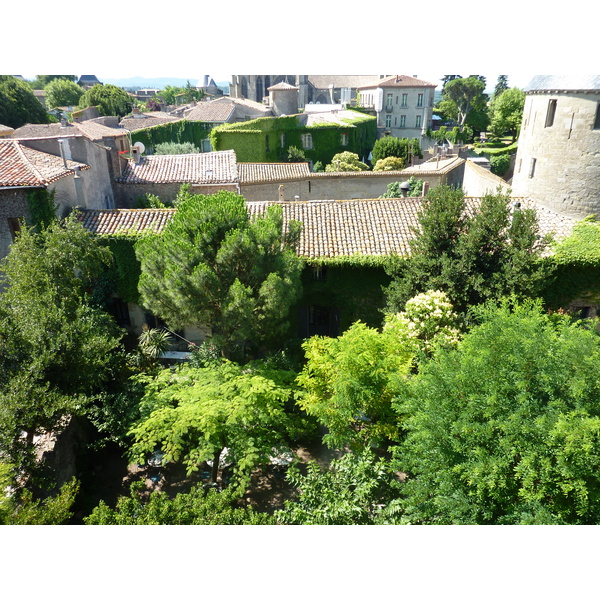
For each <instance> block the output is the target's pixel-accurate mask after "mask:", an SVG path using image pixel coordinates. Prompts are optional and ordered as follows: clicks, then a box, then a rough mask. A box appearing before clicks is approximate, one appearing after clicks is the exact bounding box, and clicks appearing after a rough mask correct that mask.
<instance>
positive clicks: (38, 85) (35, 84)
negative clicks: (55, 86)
mask: <svg viewBox="0 0 600 600" xmlns="http://www.w3.org/2000/svg"><path fill="white" fill-rule="evenodd" d="M57 79H64V80H65V81H72V82H76V81H77V75H36V76H35V79H34V80H33V81H32V82H30V86H31V89H33V90H43V89H44V88H45V87H46V86H47V85H48V84H49V83H50V82H51V81H56V80H57Z"/></svg>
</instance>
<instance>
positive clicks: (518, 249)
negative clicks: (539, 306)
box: [386, 186, 550, 313]
mask: <svg viewBox="0 0 600 600" xmlns="http://www.w3.org/2000/svg"><path fill="white" fill-rule="evenodd" d="M418 221H419V228H418V229H416V230H414V232H415V237H414V238H413V239H411V241H410V248H411V254H410V258H409V259H402V258H399V257H397V258H396V259H394V260H392V261H390V265H389V266H388V268H387V271H388V274H390V275H392V277H393V278H394V279H393V280H392V282H391V284H390V285H389V286H388V288H387V290H386V296H387V302H388V309H389V310H390V311H391V312H398V311H399V310H402V309H403V308H404V304H405V302H406V301H407V300H408V299H409V298H412V297H413V296H415V295H416V294H418V293H421V292H425V291H427V290H440V291H444V292H446V293H447V294H448V297H449V299H450V302H451V303H452V304H453V305H454V307H455V308H456V310H457V311H458V312H461V313H465V312H466V310H467V309H468V307H469V306H471V305H475V304H481V303H483V302H485V301H486V300H488V299H498V298H500V297H502V296H505V295H510V294H515V295H517V296H519V297H521V298H523V297H535V296H537V295H538V294H539V293H540V291H541V289H542V287H543V286H544V285H545V282H546V280H547V278H548V276H549V275H550V265H549V264H548V263H547V262H544V261H542V260H541V257H542V253H543V251H544V248H545V247H546V246H547V244H548V243H549V241H550V240H549V239H548V238H547V237H546V238H543V239H540V238H539V227H538V222H537V216H536V213H535V211H534V210H533V209H523V210H512V207H511V199H510V194H509V193H502V192H500V191H499V192H497V193H495V194H487V195H485V196H484V197H483V198H482V200H481V204H480V206H479V207H478V209H477V210H475V211H474V213H473V214H472V215H469V214H468V212H467V210H466V203H465V198H464V193H463V192H462V190H460V189H457V188H452V187H448V186H438V187H436V188H434V189H433V190H430V191H429V193H428V195H427V197H426V198H425V201H424V203H423V207H422V209H421V211H420V213H419V216H418Z"/></svg>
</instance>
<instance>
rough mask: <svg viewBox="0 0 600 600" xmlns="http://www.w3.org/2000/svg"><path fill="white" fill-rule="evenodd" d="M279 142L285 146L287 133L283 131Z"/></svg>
mask: <svg viewBox="0 0 600 600" xmlns="http://www.w3.org/2000/svg"><path fill="white" fill-rule="evenodd" d="M279 144H280V145H281V147H282V148H285V133H282V134H281V135H280V136H279Z"/></svg>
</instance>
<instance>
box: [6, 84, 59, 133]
mask: <svg viewBox="0 0 600 600" xmlns="http://www.w3.org/2000/svg"><path fill="white" fill-rule="evenodd" d="M26 123H48V114H47V113H46V109H45V108H44V107H43V106H42V104H41V102H40V101H39V100H38V99H37V98H36V97H35V96H34V95H33V92H32V91H31V88H30V87H29V86H28V85H27V84H26V83H25V82H24V81H20V80H19V79H17V78H16V77H11V76H10V75H0V124H1V125H6V126H7V127H13V128H14V129H17V128H18V127H22V126H23V125H25V124H26Z"/></svg>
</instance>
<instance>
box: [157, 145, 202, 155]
mask: <svg viewBox="0 0 600 600" xmlns="http://www.w3.org/2000/svg"><path fill="white" fill-rule="evenodd" d="M154 154H200V148H198V147H197V146H196V145H194V144H192V143H191V142H183V143H180V144H178V143H176V142H164V143H162V144H156V146H154Z"/></svg>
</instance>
